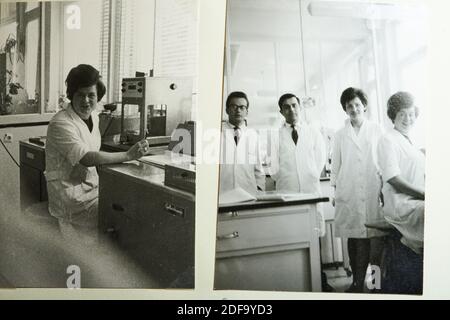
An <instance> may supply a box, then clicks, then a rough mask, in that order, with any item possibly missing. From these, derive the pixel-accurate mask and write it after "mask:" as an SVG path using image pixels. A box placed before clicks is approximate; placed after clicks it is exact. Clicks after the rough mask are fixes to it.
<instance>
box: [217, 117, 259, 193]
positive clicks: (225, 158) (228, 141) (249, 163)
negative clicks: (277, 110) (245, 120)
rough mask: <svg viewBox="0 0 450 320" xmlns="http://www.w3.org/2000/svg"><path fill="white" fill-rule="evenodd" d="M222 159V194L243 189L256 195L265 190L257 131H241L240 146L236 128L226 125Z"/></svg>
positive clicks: (223, 130) (223, 132)
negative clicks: (235, 133) (258, 188)
mask: <svg viewBox="0 0 450 320" xmlns="http://www.w3.org/2000/svg"><path fill="white" fill-rule="evenodd" d="M220 156H221V164H220V182H219V183H220V189H219V192H226V191H229V190H233V189H235V188H238V187H240V188H242V189H244V190H245V191H247V192H248V193H249V194H251V195H256V191H257V187H260V188H261V189H262V190H265V174H264V171H263V167H262V158H261V153H260V146H259V139H258V133H257V132H256V131H255V130H253V129H249V128H247V127H243V128H241V136H240V139H239V143H238V145H237V146H236V143H235V141H234V126H233V125H232V124H231V123H229V122H225V123H223V125H222V138H221V144H220Z"/></svg>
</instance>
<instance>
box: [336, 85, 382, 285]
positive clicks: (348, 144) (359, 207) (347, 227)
mask: <svg viewBox="0 0 450 320" xmlns="http://www.w3.org/2000/svg"><path fill="white" fill-rule="evenodd" d="M340 102H341V106H342V108H343V109H344V112H345V113H346V114H347V116H348V119H347V120H346V121H345V125H344V127H343V128H342V129H340V130H339V131H338V132H337V133H336V135H335V138H334V143H333V153H332V161H331V185H332V186H334V187H335V208H336V211H335V212H336V213H335V226H336V236H338V237H342V238H347V239H348V240H347V246H348V254H349V260H350V266H351V268H352V273H353V282H352V285H351V286H350V288H348V289H347V292H364V289H365V287H364V284H365V277H366V270H367V267H368V265H369V263H370V264H371V265H378V266H379V265H380V259H381V252H382V248H383V236H384V233H383V232H381V231H379V230H376V229H369V228H367V227H366V225H367V224H373V223H379V222H381V221H382V220H383V218H382V215H381V208H380V201H379V195H380V190H381V177H380V175H379V172H378V168H377V164H376V163H377V162H376V147H377V144H378V140H379V138H380V137H381V135H382V130H381V128H380V126H378V125H377V124H376V123H373V122H371V121H369V120H368V119H366V111H367V108H368V99H367V95H366V94H365V93H364V92H363V91H362V90H361V89H358V88H352V87H350V88H347V89H345V90H344V91H343V92H342V95H341V99H340Z"/></svg>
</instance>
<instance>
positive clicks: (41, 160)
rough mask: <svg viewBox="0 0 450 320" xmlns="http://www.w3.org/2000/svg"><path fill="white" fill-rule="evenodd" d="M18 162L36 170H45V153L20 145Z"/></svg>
mask: <svg viewBox="0 0 450 320" xmlns="http://www.w3.org/2000/svg"><path fill="white" fill-rule="evenodd" d="M20 162H21V163H25V164H27V165H29V166H31V167H33V168H36V169H38V170H42V171H44V170H45V151H44V150H38V149H34V148H28V147H26V146H24V145H20Z"/></svg>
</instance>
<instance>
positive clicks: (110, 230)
mask: <svg viewBox="0 0 450 320" xmlns="http://www.w3.org/2000/svg"><path fill="white" fill-rule="evenodd" d="M118 231H119V230H117V229H116V228H113V227H110V228H107V229H106V230H105V233H106V234H108V236H110V237H111V238H113V239H116V238H117V236H118Z"/></svg>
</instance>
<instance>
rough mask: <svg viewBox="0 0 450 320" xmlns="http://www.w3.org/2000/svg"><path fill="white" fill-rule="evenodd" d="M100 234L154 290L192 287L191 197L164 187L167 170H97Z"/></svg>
mask: <svg viewBox="0 0 450 320" xmlns="http://www.w3.org/2000/svg"><path fill="white" fill-rule="evenodd" d="M98 173H99V179H100V180H99V230H100V234H101V235H103V236H105V237H102V238H103V239H106V240H105V241H110V242H112V243H113V245H115V246H117V247H118V248H119V249H120V250H121V251H122V252H124V253H125V254H126V255H127V256H129V257H130V258H131V259H133V260H134V261H135V262H136V263H137V264H138V265H139V266H140V267H141V269H142V271H143V272H145V273H146V274H147V275H148V276H149V277H150V278H152V279H153V280H154V281H155V282H156V283H157V288H169V287H176V288H193V287H194V258H195V244H194V240H195V195H194V193H192V192H188V191H183V190H180V189H178V188H173V187H169V186H167V185H165V170H164V169H163V168H161V167H158V166H154V165H151V164H148V163H144V162H141V161H131V162H127V163H123V164H115V165H107V166H100V167H99V170H98Z"/></svg>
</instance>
